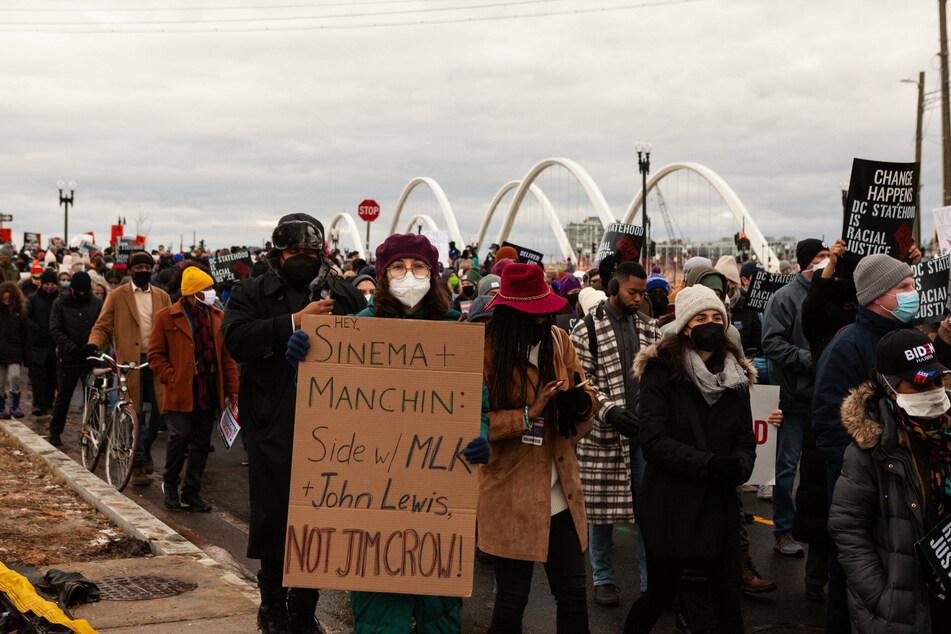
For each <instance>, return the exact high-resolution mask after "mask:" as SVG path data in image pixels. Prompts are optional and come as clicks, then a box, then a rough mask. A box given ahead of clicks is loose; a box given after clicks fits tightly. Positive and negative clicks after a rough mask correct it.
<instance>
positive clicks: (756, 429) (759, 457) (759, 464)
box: [746, 385, 779, 484]
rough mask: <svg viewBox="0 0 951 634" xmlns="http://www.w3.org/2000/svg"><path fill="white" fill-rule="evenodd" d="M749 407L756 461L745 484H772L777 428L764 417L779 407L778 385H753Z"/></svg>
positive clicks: (774, 472) (774, 470)
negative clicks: (751, 417) (754, 439)
mask: <svg viewBox="0 0 951 634" xmlns="http://www.w3.org/2000/svg"><path fill="white" fill-rule="evenodd" d="M750 409H751V410H752V412H753V436H754V437H755V438H756V462H755V463H754V464H753V474H752V475H751V476H750V479H749V481H748V482H747V483H746V484H774V483H775V482H776V438H777V436H779V429H777V428H776V427H773V426H772V425H770V424H769V423H767V422H766V419H768V418H769V415H770V413H771V412H772V411H773V410H775V409H779V386H778V385H754V386H753V389H752V390H751V391H750Z"/></svg>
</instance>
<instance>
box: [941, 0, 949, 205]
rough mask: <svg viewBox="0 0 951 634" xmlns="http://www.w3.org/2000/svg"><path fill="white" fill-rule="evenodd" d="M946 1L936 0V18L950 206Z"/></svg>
mask: <svg viewBox="0 0 951 634" xmlns="http://www.w3.org/2000/svg"><path fill="white" fill-rule="evenodd" d="M946 4H947V0H938V18H939V19H940V21H941V24H940V28H939V31H940V34H941V141H942V150H943V151H942V154H943V156H942V159H943V160H942V166H943V170H942V171H943V173H944V204H945V206H947V205H951V130H948V126H949V124H951V104H949V103H948V92H949V91H948V16H947V11H946V6H945V5H946Z"/></svg>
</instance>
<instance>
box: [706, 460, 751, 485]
mask: <svg viewBox="0 0 951 634" xmlns="http://www.w3.org/2000/svg"><path fill="white" fill-rule="evenodd" d="M707 473H709V474H710V477H711V478H715V479H717V480H721V481H723V482H727V483H729V484H733V485H740V484H743V464H742V463H741V462H740V459H739V458H738V457H737V456H719V455H717V456H713V457H712V458H710V462H708V463H707Z"/></svg>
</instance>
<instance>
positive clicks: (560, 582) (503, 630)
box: [489, 511, 588, 634]
mask: <svg viewBox="0 0 951 634" xmlns="http://www.w3.org/2000/svg"><path fill="white" fill-rule="evenodd" d="M493 563H494V565H495V583H496V585H497V586H498V591H497V592H496V594H495V609H493V610H492V626H491V627H490V628H489V631H490V632H493V633H495V634H510V633H515V632H521V631H522V615H523V614H524V612H525V604H526V603H528V593H529V591H530V590H531V588H532V570H533V569H534V567H535V562H534V561H522V560H520V559H506V558H505V557H494V558H493ZM545 574H546V575H548V585H549V587H550V588H551V593H552V594H553V595H554V596H555V603H556V604H557V606H558V611H557V623H558V625H557V628H556V630H555V631H556V632H558V634H562V633H564V634H569V633H570V634H585V633H586V632H588V590H587V588H586V587H585V582H586V580H587V574H586V573H585V568H584V553H583V552H582V551H581V542H580V541H579V540H578V532H577V531H576V530H575V524H574V521H573V520H572V519H571V512H570V511H562V512H561V513H558V514H557V515H555V516H554V517H552V518H551V528H550V529H549V531H548V561H546V562H545Z"/></svg>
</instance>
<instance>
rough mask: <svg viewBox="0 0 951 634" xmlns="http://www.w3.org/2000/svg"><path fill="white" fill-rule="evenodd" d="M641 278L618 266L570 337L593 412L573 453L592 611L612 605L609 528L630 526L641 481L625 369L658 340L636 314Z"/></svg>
mask: <svg viewBox="0 0 951 634" xmlns="http://www.w3.org/2000/svg"><path fill="white" fill-rule="evenodd" d="M646 291H647V273H646V272H645V271H644V268H643V267H642V266H641V265H640V264H638V263H637V262H623V263H621V264H619V265H618V267H617V269H615V271H614V276H613V278H612V279H611V282H610V283H609V284H608V299H607V300H606V301H603V302H601V303H600V304H598V305H597V306H596V307H594V308H592V309H591V311H590V312H589V313H588V314H587V315H586V316H585V318H584V319H583V320H582V323H579V324H577V325H576V326H575V328H574V330H572V332H571V341H572V343H573V344H574V346H575V350H576V351H577V353H578V359H579V360H580V361H581V367H582V368H584V372H585V376H587V377H588V379H589V380H590V381H591V385H592V387H594V389H595V391H596V392H597V395H598V402H599V403H600V406H599V407H598V411H597V412H596V413H595V417H594V428H593V429H592V431H591V433H590V434H588V435H587V436H585V437H584V438H582V439H581V440H580V441H578V445H577V448H576V452H577V455H578V466H579V470H580V473H581V489H582V491H583V492H584V498H585V510H586V511H587V516H588V543H589V545H590V550H589V557H590V559H591V567H592V568H593V577H594V599H595V601H596V602H597V603H598V605H605V606H615V605H618V603H619V596H618V594H619V593H618V588H617V586H616V585H615V584H614V568H613V565H612V563H611V543H612V539H611V535H612V533H613V532H614V525H615V524H624V523H632V522H634V496H633V491H632V485H633V490H634V491H636V490H637V488H638V487H640V483H641V477H642V476H643V475H644V466H645V463H644V456H643V455H642V454H641V449H640V444H639V443H638V440H637V417H636V415H635V402H636V397H637V390H638V381H637V378H635V376H634V373H633V372H632V371H631V368H633V366H634V358H635V357H636V356H637V353H638V351H640V350H641V349H645V348H647V347H649V346H651V345H653V344H655V343H657V342H658V341H660V338H661V337H660V331H659V330H658V329H657V321H656V320H654V319H651V318H650V317H648V316H647V315H645V314H644V313H642V312H640V307H641V302H643V301H644V295H645V293H646ZM638 563H639V565H640V572H641V575H640V576H641V592H644V591H645V590H646V589H647V566H646V559H645V555H644V542H643V541H639V547H638Z"/></svg>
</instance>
